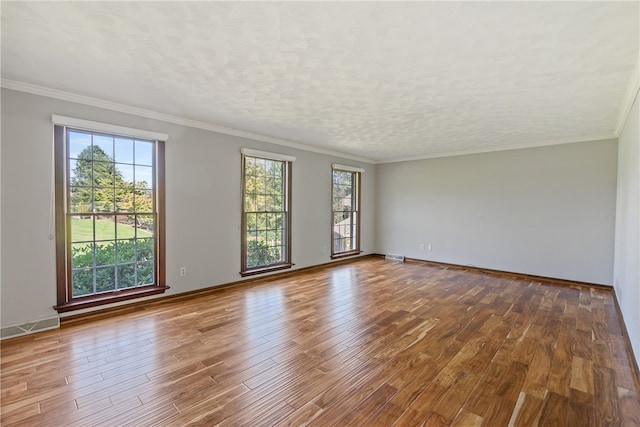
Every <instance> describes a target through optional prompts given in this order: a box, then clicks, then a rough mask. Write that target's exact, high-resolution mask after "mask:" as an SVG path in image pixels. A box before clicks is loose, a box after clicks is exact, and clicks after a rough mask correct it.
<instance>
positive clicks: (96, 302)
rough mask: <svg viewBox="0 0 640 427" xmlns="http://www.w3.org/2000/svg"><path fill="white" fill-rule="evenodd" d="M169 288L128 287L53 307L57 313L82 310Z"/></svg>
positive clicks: (154, 293)
mask: <svg viewBox="0 0 640 427" xmlns="http://www.w3.org/2000/svg"><path fill="white" fill-rule="evenodd" d="M167 289H169V286H145V287H143V288H136V289H128V290H124V291H117V292H112V293H108V294H100V295H95V296H90V297H86V298H81V299H80V298H78V299H74V300H71V301H69V302H67V303H65V304H61V305H56V306H54V307H53V308H54V309H56V310H57V311H58V313H66V312H69V311H74V310H82V309H83V308H91V307H97V306H100V305H105V304H111V303H114V302H120V301H127V300H131V299H136V298H142V297H148V296H151V295H158V294H163V293H165V291H166V290H167Z"/></svg>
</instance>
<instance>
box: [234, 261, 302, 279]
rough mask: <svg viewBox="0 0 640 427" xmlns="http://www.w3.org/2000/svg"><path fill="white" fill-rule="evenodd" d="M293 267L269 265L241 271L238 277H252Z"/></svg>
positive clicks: (290, 265)
mask: <svg viewBox="0 0 640 427" xmlns="http://www.w3.org/2000/svg"><path fill="white" fill-rule="evenodd" d="M294 265H295V264H277V265H270V266H268V267H259V268H252V269H251V270H245V271H241V272H240V275H241V276H242V277H246V276H254V275H256V274H262V273H269V272H271V271H278V270H286V269H287V268H291V267H293V266H294Z"/></svg>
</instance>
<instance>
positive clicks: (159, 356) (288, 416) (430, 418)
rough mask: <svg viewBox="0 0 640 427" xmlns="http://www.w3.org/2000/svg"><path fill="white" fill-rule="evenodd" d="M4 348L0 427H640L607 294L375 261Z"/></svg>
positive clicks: (152, 308)
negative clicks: (529, 426)
mask: <svg viewBox="0 0 640 427" xmlns="http://www.w3.org/2000/svg"><path fill="white" fill-rule="evenodd" d="M119 310H120V311H114V312H113V313H111V314H104V313H103V314H92V315H90V316H88V317H86V318H77V319H74V320H73V321H70V322H65V323H63V325H62V327H61V328H60V329H58V330H53V331H47V332H42V333H39V334H34V335H32V336H25V337H21V338H17V339H10V340H5V341H2V342H1V343H0V344H1V345H0V399H1V402H0V423H2V425H3V427H4V426H8V427H14V426H29V427H38V426H42V427H49V426H58V425H60V426H62V425H65V426H67V425H69V426H82V427H85V426H93V425H101V426H109V427H110V426H126V425H129V426H136V427H139V426H158V425H162V426H185V425H192V426H215V425H225V426H231V425H234V426H235V425H296V426H298V425H307V424H309V425H317V426H323V427H324V426H330V425H353V426H360V425H362V426H365V425H366V426H416V425H446V426H479V425H484V426H503V425H504V426H506V425H510V426H519V425H523V426H524V425H540V426H548V425H562V426H565V425H566V426H573V425H575V426H594V427H599V426H604V425H638V424H640V415H639V414H640V400H639V399H638V395H639V394H640V390H639V387H640V386H639V385H638V379H637V373H636V372H635V371H634V370H633V366H632V364H631V361H630V360H631V359H630V354H631V353H630V352H629V349H627V347H626V341H625V337H624V335H622V334H623V330H622V328H621V324H620V319H619V318H618V312H617V310H616V306H615V301H614V296H613V293H612V292H611V291H610V290H608V289H602V288H595V287H590V286H588V285H581V284H576V283H572V284H568V285H564V284H557V283H553V282H552V281H549V280H542V279H532V278H527V277H522V276H519V275H516V274H507V273H487V272H485V271H479V270H475V269H471V268H462V267H454V266H444V265H436V264H427V263H420V262H405V263H390V262H387V261H385V260H384V259H382V258H377V257H366V258H360V259H356V260H353V261H351V262H349V263H343V264H338V265H332V266H326V267H321V268H317V269H313V270H308V271H301V272H298V273H295V274H290V275H287V276H282V277H277V276H276V277H275V278H262V279H259V280H255V281H251V282H247V283H245V284H243V285H235V286H231V287H226V288H220V289H216V290H211V291H207V292H206V293H203V294H202V295H198V296H192V297H189V298H183V299H178V300H175V301H167V302H162V301H157V302H153V301H150V302H149V303H148V304H146V305H140V306H136V307H134V308H121V309H119Z"/></svg>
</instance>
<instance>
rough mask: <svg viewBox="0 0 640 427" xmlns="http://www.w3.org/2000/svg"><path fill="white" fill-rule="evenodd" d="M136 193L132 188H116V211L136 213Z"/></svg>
mask: <svg viewBox="0 0 640 427" xmlns="http://www.w3.org/2000/svg"><path fill="white" fill-rule="evenodd" d="M134 200H135V197H134V192H133V187H131V188H116V211H118V212H135V206H134Z"/></svg>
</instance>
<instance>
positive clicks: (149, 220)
mask: <svg viewBox="0 0 640 427" xmlns="http://www.w3.org/2000/svg"><path fill="white" fill-rule="evenodd" d="M154 229H155V215H136V237H137V238H141V237H153V233H154Z"/></svg>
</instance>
